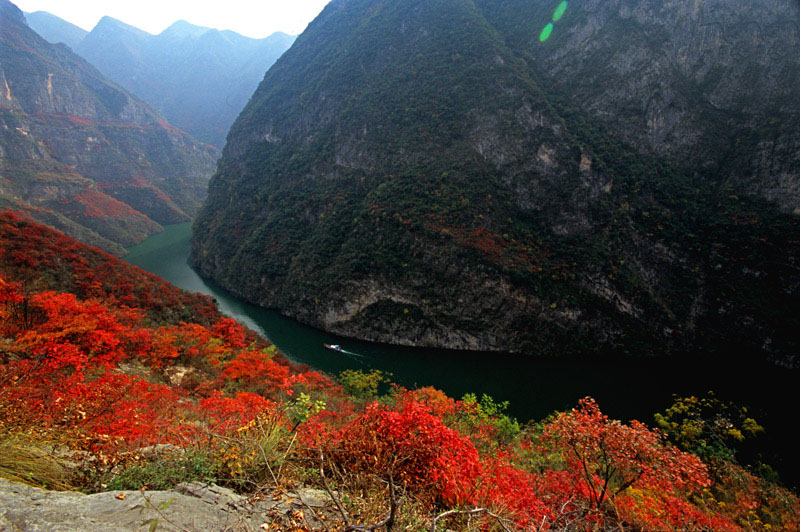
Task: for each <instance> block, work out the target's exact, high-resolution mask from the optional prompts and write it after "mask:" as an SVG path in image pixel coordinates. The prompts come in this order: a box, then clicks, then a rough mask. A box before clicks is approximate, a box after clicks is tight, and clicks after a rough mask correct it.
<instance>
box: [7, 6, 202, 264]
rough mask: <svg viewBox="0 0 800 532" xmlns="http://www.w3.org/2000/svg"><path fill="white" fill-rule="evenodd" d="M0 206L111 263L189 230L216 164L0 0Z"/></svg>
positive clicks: (138, 102) (179, 134)
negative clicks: (165, 232)
mask: <svg viewBox="0 0 800 532" xmlns="http://www.w3.org/2000/svg"><path fill="white" fill-rule="evenodd" d="M0 29H1V30H2V31H1V32H0V200H1V201H2V204H3V206H4V207H10V208H13V209H14V210H18V211H21V212H25V213H26V214H28V215H30V216H32V217H33V218H34V219H36V220H39V221H41V222H43V223H47V224H51V225H53V226H55V227H58V228H59V229H62V230H65V231H67V232H68V233H69V234H70V235H73V236H75V237H76V238H80V239H81V240H83V241H84V242H87V243H90V244H93V245H98V246H100V247H103V248H104V249H106V250H108V251H111V252H113V253H116V254H123V253H124V250H123V248H122V246H130V245H133V244H135V243H137V242H140V241H141V240H142V239H144V238H145V237H147V236H148V235H151V234H153V233H155V232H158V231H160V230H161V224H170V223H177V222H182V221H188V220H189V219H191V217H192V216H193V215H194V213H195V212H196V210H197V209H198V207H199V206H200V204H201V202H202V201H203V198H204V196H205V192H206V185H207V181H208V178H209V177H210V175H211V173H212V172H213V170H214V162H215V158H216V156H217V153H216V150H215V149H214V148H212V147H211V146H208V145H204V144H200V143H198V142H197V141H195V140H194V139H192V138H191V137H189V136H188V135H186V134H185V133H183V132H182V131H179V130H177V129H176V128H174V127H173V126H171V125H170V124H168V123H167V122H166V121H164V119H163V118H162V117H161V116H160V115H159V114H157V113H156V112H155V111H153V110H152V109H151V108H150V107H148V106H147V105H146V104H145V103H144V102H142V101H140V100H138V99H136V98H135V97H133V96H131V95H130V94H128V93H127V92H125V91H124V90H123V89H122V88H120V87H119V86H117V85H115V84H113V83H112V82H110V81H109V80H107V79H106V78H105V77H103V76H102V75H101V74H100V73H99V72H98V71H97V70H96V69H95V68H94V67H92V66H90V65H89V64H88V63H87V62H86V61H85V60H83V59H81V58H80V57H78V56H77V55H75V54H74V53H73V52H72V51H71V50H70V49H69V47H67V46H65V45H52V44H49V43H47V42H46V41H45V40H44V39H43V38H41V37H40V36H39V35H37V34H36V33H35V32H34V31H32V30H31V29H30V28H29V27H28V26H27V24H26V22H25V18H24V16H23V14H22V12H21V11H19V9H18V8H17V7H16V6H14V5H13V4H11V3H10V2H8V1H7V0H0Z"/></svg>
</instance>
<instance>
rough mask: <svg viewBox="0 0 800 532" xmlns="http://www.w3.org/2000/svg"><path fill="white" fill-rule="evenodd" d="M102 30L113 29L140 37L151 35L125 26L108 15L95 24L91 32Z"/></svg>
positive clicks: (133, 27)
mask: <svg viewBox="0 0 800 532" xmlns="http://www.w3.org/2000/svg"><path fill="white" fill-rule="evenodd" d="M103 29H115V30H118V29H123V30H126V31H128V32H131V33H136V34H138V35H141V36H150V35H151V34H150V33H148V32H146V31H144V30H142V29H139V28H137V27H136V26H131V25H130V24H126V23H125V22H122V21H121V20H119V19H115V18H114V17H109V16H108V15H106V16H104V17H103V18H101V19H100V20H99V21H98V22H97V24H96V25H95V27H94V29H92V32H96V31H98V30H103Z"/></svg>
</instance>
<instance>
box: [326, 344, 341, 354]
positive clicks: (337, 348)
mask: <svg viewBox="0 0 800 532" xmlns="http://www.w3.org/2000/svg"><path fill="white" fill-rule="evenodd" d="M322 345H323V346H324V347H325V349H330V350H331V351H338V352H340V353H344V349H342V346H340V345H339V344H322Z"/></svg>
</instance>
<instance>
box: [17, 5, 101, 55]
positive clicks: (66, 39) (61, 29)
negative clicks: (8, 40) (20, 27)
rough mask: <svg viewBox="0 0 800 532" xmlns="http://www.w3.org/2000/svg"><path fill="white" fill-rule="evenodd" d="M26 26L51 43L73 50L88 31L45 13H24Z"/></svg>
mask: <svg viewBox="0 0 800 532" xmlns="http://www.w3.org/2000/svg"><path fill="white" fill-rule="evenodd" d="M25 19H26V21H27V22H28V26H30V28H31V29H32V30H33V31H35V32H36V33H38V34H39V35H41V36H42V37H44V38H45V40H47V41H48V42H51V43H60V42H63V43H64V44H66V45H67V46H69V47H70V48H72V49H73V50H74V49H75V48H76V47H77V46H78V43H79V42H81V41H82V40H83V39H84V37H86V35H88V33H89V32H88V31H86V30H84V29H83V28H79V27H78V26H76V25H75V24H71V23H69V22H67V21H66V20H64V19H62V18H59V17H57V16H55V15H51V14H50V13H48V12H47V11H36V12H35V13H25Z"/></svg>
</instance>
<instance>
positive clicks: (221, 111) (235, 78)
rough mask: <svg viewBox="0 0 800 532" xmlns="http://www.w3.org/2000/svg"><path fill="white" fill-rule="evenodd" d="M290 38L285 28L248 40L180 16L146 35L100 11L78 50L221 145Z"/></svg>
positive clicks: (202, 137) (195, 132) (182, 125)
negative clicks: (102, 15) (170, 24)
mask: <svg viewBox="0 0 800 532" xmlns="http://www.w3.org/2000/svg"><path fill="white" fill-rule="evenodd" d="M292 42H294V37H292V36H289V35H286V34H284V33H275V34H273V35H271V36H269V37H267V38H265V39H250V38H248V37H244V36H242V35H239V34H238V33H234V32H232V31H219V30H215V29H210V28H204V27H199V26H194V25H192V24H189V23H188V22H185V21H178V22H176V23H174V24H173V25H172V26H170V27H169V28H167V29H166V30H164V31H163V32H162V33H161V34H159V35H151V34H149V33H146V32H144V31H142V30H139V29H137V28H134V27H133V26H129V25H127V24H124V23H122V22H120V21H118V20H115V19H113V18H110V17H104V18H103V19H101V20H100V22H98V24H97V26H96V27H95V28H94V29H93V30H92V31H91V33H89V34H88V35H87V36H86V37H85V38H84V39H83V40H82V41H81V42H80V43H79V44H78V45H77V47H76V48H75V50H76V51H77V52H78V53H79V54H80V55H82V56H83V57H84V58H86V59H87V60H89V62H91V63H92V64H93V65H95V66H96V67H97V68H98V69H99V70H100V71H101V72H103V73H104V74H105V75H107V76H108V77H109V78H111V79H112V80H114V81H116V82H117V83H119V84H120V85H122V86H123V87H125V88H126V89H128V90H130V91H131V92H133V93H134V94H136V95H137V96H140V97H142V98H144V99H145V101H147V102H148V103H150V104H151V105H153V106H154V107H156V109H158V110H159V111H161V112H162V113H163V114H164V116H166V118H167V120H169V121H170V123H172V124H175V125H176V126H178V127H179V128H181V129H183V130H185V131H188V132H189V133H190V134H192V135H194V136H195V137H196V138H198V139H200V140H202V141H205V142H208V143H210V144H213V145H216V146H219V147H222V145H223V144H224V142H225V136H226V135H227V133H228V129H229V128H230V125H231V124H232V123H233V121H234V119H235V118H236V116H237V115H238V114H239V112H240V111H241V110H242V108H243V107H244V105H245V104H246V103H247V99H248V98H249V97H250V96H251V95H252V94H253V91H255V89H256V87H257V86H258V83H259V82H260V81H261V79H262V78H263V77H264V72H266V71H267V69H268V68H269V67H270V66H271V65H272V64H273V63H274V62H275V60H276V59H278V57H280V55H281V54H282V53H283V52H284V51H286V50H287V49H288V48H289V47H290V46H291V45H292Z"/></svg>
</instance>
